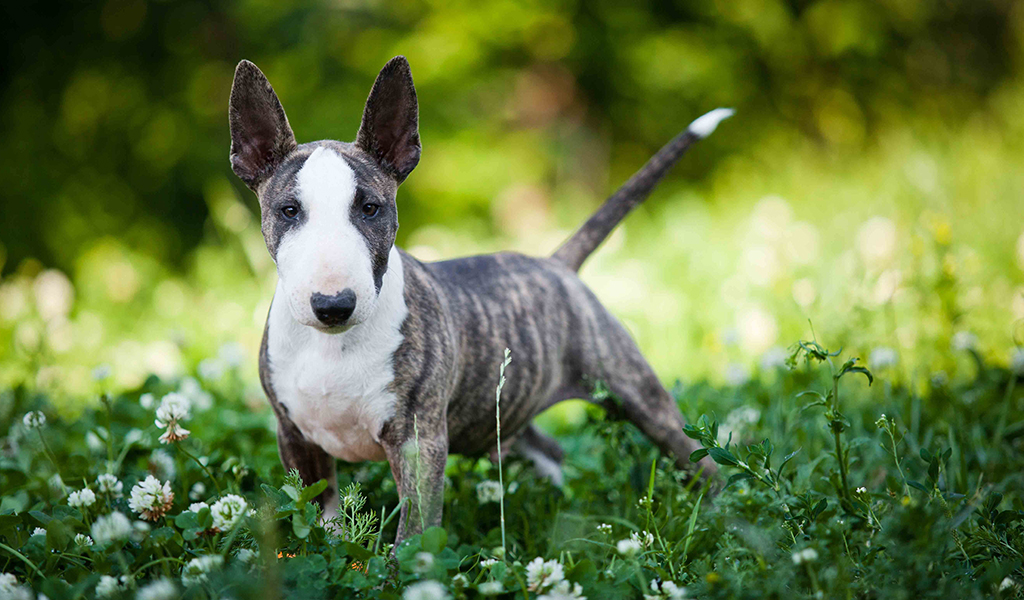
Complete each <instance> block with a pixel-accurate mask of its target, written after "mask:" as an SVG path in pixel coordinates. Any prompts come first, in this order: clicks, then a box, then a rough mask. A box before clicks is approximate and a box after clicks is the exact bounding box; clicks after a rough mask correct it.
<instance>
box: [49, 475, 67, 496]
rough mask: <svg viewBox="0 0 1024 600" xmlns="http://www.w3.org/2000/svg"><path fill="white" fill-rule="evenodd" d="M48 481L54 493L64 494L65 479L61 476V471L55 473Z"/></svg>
mask: <svg viewBox="0 0 1024 600" xmlns="http://www.w3.org/2000/svg"><path fill="white" fill-rule="evenodd" d="M46 483H47V485H49V486H50V491H52V492H53V493H54V494H61V495H63V494H64V490H65V486H64V480H63V479H61V478H60V473H54V474H53V477H51V478H49V479H48V480H47V481H46Z"/></svg>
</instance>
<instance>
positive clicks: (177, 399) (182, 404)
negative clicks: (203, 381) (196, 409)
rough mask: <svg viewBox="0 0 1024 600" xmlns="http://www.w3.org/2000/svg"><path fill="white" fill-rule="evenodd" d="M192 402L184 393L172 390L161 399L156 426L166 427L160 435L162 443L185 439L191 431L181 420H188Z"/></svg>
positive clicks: (157, 410)
mask: <svg viewBox="0 0 1024 600" xmlns="http://www.w3.org/2000/svg"><path fill="white" fill-rule="evenodd" d="M191 408H192V402H191V401H189V399H188V398H186V397H185V396H184V395H182V394H179V393H177V392H171V393H170V394H167V395H166V396H164V397H163V399H162V400H160V406H159V407H158V408H157V409H156V421H155V423H156V426H157V427H162V428H166V429H167V430H166V431H164V433H163V435H161V436H160V443H161V444H169V443H171V442H177V441H180V440H183V439H185V438H187V437H188V436H189V434H190V433H191V432H190V431H189V430H188V429H185V428H184V427H182V426H181V424H180V422H181V421H187V420H188V419H189V417H190V415H189V410H191Z"/></svg>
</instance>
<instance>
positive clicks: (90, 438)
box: [85, 431, 107, 453]
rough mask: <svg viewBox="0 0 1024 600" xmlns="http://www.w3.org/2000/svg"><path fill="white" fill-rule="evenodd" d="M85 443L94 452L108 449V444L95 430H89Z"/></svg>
mask: <svg viewBox="0 0 1024 600" xmlns="http://www.w3.org/2000/svg"><path fill="white" fill-rule="evenodd" d="M85 445H86V446H88V447H89V449H90V450H92V451H93V452H97V453H99V452H103V451H104V450H106V448H107V445H106V444H104V443H103V440H101V439H100V436H98V435H96V432H95V431H88V432H86V434H85Z"/></svg>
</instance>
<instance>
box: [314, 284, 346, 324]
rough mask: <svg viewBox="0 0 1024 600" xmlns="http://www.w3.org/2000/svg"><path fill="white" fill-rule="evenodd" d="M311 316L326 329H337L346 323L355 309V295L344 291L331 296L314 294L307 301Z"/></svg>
mask: <svg viewBox="0 0 1024 600" xmlns="http://www.w3.org/2000/svg"><path fill="white" fill-rule="evenodd" d="M309 305H310V306H311V307H312V308H313V314H314V315H316V318H317V319H319V320H320V322H321V323H323V324H324V325H326V326H327V327H339V326H341V325H344V324H345V321H348V318H349V317H351V316H352V311H354V310H355V309H356V293H355V292H353V291H352V290H351V289H345V290H342V291H341V292H339V293H337V294H334V295H333V296H325V295H324V294H320V293H316V294H313V297H312V298H310V299H309Z"/></svg>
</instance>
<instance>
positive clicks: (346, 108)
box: [0, 0, 1024, 272]
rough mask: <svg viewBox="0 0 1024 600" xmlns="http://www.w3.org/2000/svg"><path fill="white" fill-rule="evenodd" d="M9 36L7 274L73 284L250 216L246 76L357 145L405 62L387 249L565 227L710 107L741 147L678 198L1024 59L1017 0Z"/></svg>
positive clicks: (921, 108)
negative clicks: (49, 274)
mask: <svg viewBox="0 0 1024 600" xmlns="http://www.w3.org/2000/svg"><path fill="white" fill-rule="evenodd" d="M1015 6H1016V7H1017V8H1016V9H1015V8H1014V7H1015ZM5 17H6V19H5V20H6V23H5V30H4V35H3V39H4V41H3V44H4V52H3V58H2V60H3V69H2V73H3V74H2V76H0V77H2V80H3V96H2V108H0V119H2V121H0V135H2V139H3V142H4V143H3V144H2V145H0V185H2V189H3V194H2V199H0V214H2V218H0V243H2V248H3V250H4V252H0V257H3V256H4V253H6V257H7V259H6V262H5V263H4V264H3V267H2V268H3V271H4V272H9V271H11V270H12V269H14V268H15V267H16V266H17V265H18V264H19V263H20V262H21V261H22V260H23V259H24V258H26V257H30V256H31V257H38V258H40V259H42V260H43V262H44V263H47V264H52V265H55V266H59V267H64V268H68V267H71V266H72V265H73V263H74V260H75V257H76V256H78V255H79V253H80V252H81V251H82V250H83V249H84V248H85V247H87V246H89V245H90V244H92V243H94V242H95V241H96V240H98V239H101V238H103V237H104V236H117V237H118V238H120V239H121V240H123V241H125V243H127V244H129V245H131V246H133V247H135V248H136V249H138V250H141V251H142V252H144V253H147V254H150V255H152V256H153V257H154V258H156V259H158V260H159V261H162V262H164V263H165V264H170V265H179V264H181V260H182V258H183V257H184V256H186V255H187V253H188V251H189V250H190V249H191V248H193V247H194V246H195V245H196V244H197V243H198V242H199V240H201V239H202V238H203V236H204V235H207V232H206V231H205V229H204V228H205V227H206V226H207V223H208V220H207V215H208V210H209V208H208V207H209V205H210V200H209V196H210V193H211V192H210V191H209V190H210V189H212V188H216V186H217V185H218V182H220V181H223V180H224V178H230V179H229V180H230V181H232V182H233V184H234V186H235V190H236V191H237V192H238V193H239V194H244V196H243V197H245V198H246V202H247V203H248V205H249V206H250V207H252V208H253V210H255V205H254V203H253V202H252V201H251V198H249V195H248V193H247V192H245V191H244V189H243V188H242V186H241V184H239V183H238V182H236V181H235V180H234V178H233V177H232V176H231V174H230V170H229V167H228V162H227V148H228V135H227V119H226V107H227V97H228V91H229V89H230V84H231V76H232V71H233V67H234V64H235V63H236V62H237V61H238V60H239V59H241V58H243V57H244V58H250V59H252V60H254V61H256V62H257V64H259V65H260V66H261V67H262V68H263V69H264V70H265V71H266V72H267V74H268V76H269V77H270V79H271V81H272V82H273V83H274V84H275V87H276V89H277V90H278V92H279V94H280V96H281V98H282V100H283V102H284V105H285V108H286V110H288V112H289V115H290V117H291V120H292V124H293V127H294V128H295V130H296V133H297V136H298V137H299V139H300V140H303V141H308V140H311V139H317V138H323V137H331V138H337V139H343V140H347V139H351V138H352V137H353V135H354V133H355V129H356V127H357V125H358V119H359V115H360V108H361V106H362V102H363V100H364V99H365V96H366V93H367V91H368V89H369V86H370V84H371V82H372V80H373V77H374V75H375V74H376V71H377V69H378V68H379V67H380V66H381V65H383V64H384V62H385V61H386V60H387V59H388V58H389V57H390V56H392V55H394V54H399V53H402V54H406V55H407V56H408V57H409V58H410V61H411V63H412V65H413V71H414V76H415V77H416V80H417V84H418V88H419V91H420V102H421V109H422V119H421V121H422V125H423V136H422V137H423V141H424V161H423V163H421V166H420V168H419V170H418V172H417V173H416V174H414V175H413V176H412V178H410V180H409V183H408V184H407V185H406V186H405V187H404V188H403V191H402V192H401V194H400V202H401V203H402V225H403V227H402V230H401V232H400V234H401V236H402V237H401V239H400V241H401V240H402V239H405V238H406V237H407V236H408V235H409V233H410V232H411V231H412V230H414V229H415V228H416V227H418V226H419V225H421V224H423V223H425V222H428V221H438V222H443V223H445V224H446V225H447V226H452V225H451V224H452V223H456V222H458V223H460V224H462V226H465V227H477V228H479V227H483V228H484V229H483V230H484V231H488V230H491V231H493V228H494V227H495V226H496V224H501V223H500V221H501V220H502V219H503V217H502V215H508V214H509V213H510V212H513V213H515V212H517V211H516V209H518V208H520V207H521V206H525V207H528V208H530V210H532V211H533V212H534V213H538V214H541V215H544V214H546V213H547V212H550V211H551V209H552V208H554V204H555V203H554V202H553V201H552V198H567V199H572V200H577V199H579V198H588V197H589V198H590V199H589V200H587V201H586V202H584V203H583V204H585V205H584V206H570V207H568V208H560V209H559V210H560V212H565V213H566V216H565V217H564V218H566V219H568V216H572V218H573V219H574V220H575V219H577V218H578V217H579V216H581V215H583V214H585V213H586V212H587V211H588V210H590V208H591V207H592V204H593V203H596V202H597V201H598V200H599V199H600V197H601V196H603V195H604V194H605V193H606V192H607V191H608V190H609V189H610V188H611V187H613V186H614V185H616V184H617V183H618V182H620V181H621V180H622V179H624V178H625V177H626V176H627V175H628V174H629V172H631V171H632V170H633V169H635V168H636V167H637V166H638V165H639V164H640V163H641V162H642V161H643V160H644V159H645V158H646V156H647V155H649V154H650V153H651V152H652V151H653V150H654V149H656V148H657V147H658V146H659V145H660V144H661V143H663V142H664V141H665V140H667V139H668V138H670V137H671V136H672V135H673V134H674V133H676V132H677V131H678V130H679V129H680V128H681V127H683V126H685V124H686V123H688V122H689V120H690V119H692V118H693V117H694V116H696V115H698V114H700V113H701V112H703V111H705V110H707V109H710V108H713V107H714V106H716V105H732V106H736V107H737V108H738V109H739V110H740V114H741V115H743V121H742V123H743V126H742V127H737V128H734V129H731V130H726V131H724V132H723V134H724V135H721V136H717V137H716V138H713V140H712V142H711V146H710V148H711V149H709V150H708V151H706V152H702V153H701V155H700V157H699V158H698V159H695V160H692V161H687V162H686V163H685V164H684V165H683V166H682V168H681V169H680V171H679V172H678V173H677V174H676V176H675V177H677V178H685V179H687V180H690V179H693V178H698V177H701V176H704V175H706V173H707V172H708V170H709V168H710V165H711V164H713V163H714V161H715V154H716V150H715V148H716V147H717V148H718V149H719V150H718V151H717V152H721V151H722V149H724V148H729V147H732V148H735V147H738V146H741V145H742V146H744V147H749V146H750V145H756V143H757V140H758V139H759V137H760V136H762V135H766V134H767V133H768V132H769V131H771V132H774V133H779V131H781V132H783V133H788V134H791V135H799V136H810V137H811V138H813V139H816V140H818V141H819V142H820V143H821V144H822V147H823V148H824V149H828V150H835V151H839V152H843V151H853V152H856V151H858V150H859V149H862V148H863V147H864V145H865V144H870V143H871V140H872V133H873V132H874V131H876V130H877V129H878V128H879V127H884V125H885V124H886V123H890V122H895V121H898V120H900V119H902V118H904V117H905V116H907V115H911V114H913V115H915V116H916V117H917V118H931V119H937V120H943V121H957V120H959V119H962V118H963V117H964V115H965V114H969V113H970V112H971V111H972V109H973V107H975V106H977V105H978V104H979V102H980V101H981V100H982V99H984V98H985V96H986V95H988V94H989V93H991V92H992V91H993V90H995V89H997V88H998V87H999V86H1000V85H1001V84H1002V83H1003V82H1005V81H1007V80H1008V79H1010V78H1012V77H1014V76H1016V75H1018V74H1019V72H1020V69H1021V65H1020V59H1021V56H1024V54H1022V53H1021V52H1020V48H1021V39H1022V37H1024V34H1022V32H1021V25H1020V23H1022V22H1024V18H1022V16H1021V10H1020V9H1019V4H1017V3H1014V2H1012V1H1009V0H973V1H953V0H940V1H937V2H936V1H929V0H881V1H866V0H864V1H860V0H818V1H790V2H785V1H782V0H737V1H726V0H720V1H718V2H714V3H702V2H686V1H682V0H676V1H665V0H642V1H639V2H629V3H624V2H616V1H612V0H596V1H591V2H580V1H578V0H558V1H556V2H540V1H539V0H527V1H523V2H516V1H511V0H505V1H495V2H466V1H456V2H438V1H436V0H425V1H416V0H406V1H401V2H382V1H379V0H376V1H375V0H369V1H365V2H362V1H359V0H335V1H332V2H327V1H320V2H316V1H302V2H288V1H278V0H240V1H237V2H213V1H194V0H193V1H183V2H169V1H147V0H106V1H104V2H98V3H73V2H61V3H57V4H46V3H33V2H22V3H13V4H8V5H7V6H5ZM716 145H717V146H716ZM677 180H679V179H677ZM496 199H497V200H496ZM495 201H496V202H497V204H496V206H495V207H494V208H493V210H492V202H495ZM503 203H504V204H503ZM577 204H579V203H577ZM503 206H504V208H503ZM509 206H511V209H509ZM570 213H571V214H570ZM566 222H568V220H567V221H566ZM573 222H575V221H573ZM211 232H212V230H211ZM0 261H2V259H0Z"/></svg>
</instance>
